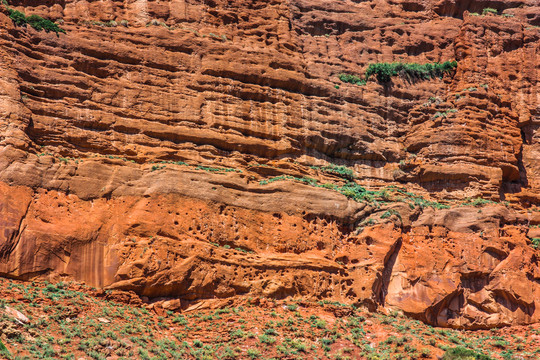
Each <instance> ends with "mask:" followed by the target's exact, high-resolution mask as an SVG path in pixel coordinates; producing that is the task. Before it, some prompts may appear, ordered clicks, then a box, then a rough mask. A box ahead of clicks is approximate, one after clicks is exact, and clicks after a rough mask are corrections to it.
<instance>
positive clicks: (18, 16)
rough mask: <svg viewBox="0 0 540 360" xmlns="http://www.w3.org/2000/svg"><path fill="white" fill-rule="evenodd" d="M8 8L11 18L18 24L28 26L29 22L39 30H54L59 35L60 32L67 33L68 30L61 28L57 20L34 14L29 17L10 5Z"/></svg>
mask: <svg viewBox="0 0 540 360" xmlns="http://www.w3.org/2000/svg"><path fill="white" fill-rule="evenodd" d="M7 10H8V13H9V18H10V19H11V20H12V21H13V23H14V24H15V25H17V26H26V24H28V25H30V26H31V27H33V28H34V29H36V30H37V31H41V30H45V32H50V31H52V32H55V33H56V35H58V33H64V34H65V33H66V31H65V30H64V29H61V28H60V27H59V26H58V24H56V23H55V22H53V21H51V20H48V19H44V18H42V17H41V16H39V15H35V14H34V15H30V16H28V17H27V16H26V15H25V14H23V13H22V12H20V11H17V10H14V9H11V8H9V7H8V8H7Z"/></svg>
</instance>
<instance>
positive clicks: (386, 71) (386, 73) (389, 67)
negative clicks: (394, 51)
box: [366, 63, 398, 83]
mask: <svg viewBox="0 0 540 360" xmlns="http://www.w3.org/2000/svg"><path fill="white" fill-rule="evenodd" d="M396 64H398V63H376V64H370V65H369V66H368V68H367V70H366V78H367V79H369V77H370V76H371V75H376V76H377V80H379V82H382V83H386V82H389V81H390V78H391V77H392V76H395V75H397V71H396Z"/></svg>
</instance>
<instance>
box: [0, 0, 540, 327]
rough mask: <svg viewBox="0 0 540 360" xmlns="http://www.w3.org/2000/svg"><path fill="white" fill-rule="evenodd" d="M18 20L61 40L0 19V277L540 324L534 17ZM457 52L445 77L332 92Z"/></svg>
mask: <svg viewBox="0 0 540 360" xmlns="http://www.w3.org/2000/svg"><path fill="white" fill-rule="evenodd" d="M10 5H11V6H12V7H14V8H16V9H19V10H23V11H24V12H26V13H27V14H31V13H35V14H39V15H42V16H44V17H48V18H51V19H53V20H57V21H58V20H60V19H61V20H62V24H61V26H62V28H64V29H65V30H66V31H67V34H60V35H59V36H56V35H55V34H53V33H45V32H38V31H36V30H34V29H32V28H30V27H28V28H24V27H17V26H15V25H14V24H13V22H12V21H11V20H10V19H9V17H8V16H7V12H6V11H5V10H3V11H2V12H0V274H1V275H3V276H9V277H17V278H21V279H31V278H35V277H44V278H49V279H51V280H59V279H77V280H80V281H85V282H86V283H88V284H90V285H92V286H97V287H103V288H107V289H117V290H131V291H134V292H135V293H137V294H139V295H140V296H145V297H149V298H172V299H180V300H181V301H180V302H178V301H177V300H171V301H172V302H171V304H173V303H174V304H176V305H175V306H176V307H179V306H180V305H178V304H182V306H184V304H188V303H189V302H190V301H194V300H200V299H212V298H229V297H234V296H238V295H245V294H249V295H250V296H251V295H254V296H267V297H275V298H284V297H288V296H293V297H305V298H318V299H332V300H336V301H343V302H348V303H358V304H363V305H366V306H368V307H369V308H372V309H374V308H376V307H379V306H385V307H391V308H399V309H401V310H403V311H404V312H406V313H408V314H410V315H412V316H415V317H417V318H419V319H421V320H423V321H426V322H428V323H431V324H435V325H441V326H452V327H462V328H489V327H494V326H503V325H511V324H527V323H532V322H538V321H539V320H540V310H539V309H540V300H539V299H540V268H539V264H538V262H539V259H540V252H539V250H538V249H535V248H534V247H533V246H532V245H533V244H532V243H531V239H534V238H537V237H540V231H539V230H538V229H537V226H538V225H540V212H538V211H537V209H538V208H537V207H536V205H537V204H538V202H539V201H540V195H539V194H540V161H539V160H538V159H539V157H538V153H539V152H540V141H539V138H540V135H539V134H540V133H539V132H538V128H539V126H540V116H539V103H538V94H539V93H540V92H539V88H538V87H539V85H538V77H539V74H540V72H539V70H540V63H539V62H538V59H539V51H540V45H539V44H540V41H539V40H540V29H539V28H538V26H539V25H540V16H539V15H538V14H540V5H539V4H538V2H537V1H534V0H529V1H526V0H522V1H517V0H516V1H489V2H488V1H480V0H478V1H450V0H444V1H443V0H440V1H435V0H434V1H420V0H406V1H400V0H387V1H375V0H373V1H362V2H355V1H332V2H327V1H314V0H293V1H281V0H274V1H243V0H238V1H221V0H214V1H199V0H192V1H183V0H171V1H161V2H157V1H137V2H131V3H126V2H119V1H99V2H97V1H68V2H65V3H62V4H54V5H53V6H50V4H48V3H45V2H39V1H38V2H36V1H32V2H30V1H11V2H10ZM487 6H490V7H494V8H496V9H497V10H498V12H499V15H494V14H488V15H485V16H482V15H481V14H482V10H483V9H484V8H485V7H487ZM474 13H479V14H480V15H475V14H474ZM505 14H506V15H505ZM453 59H455V60H457V61H458V67H457V70H456V71H455V72H453V73H451V74H446V75H445V76H444V78H442V79H431V80H423V81H420V80H410V79H405V78H402V77H393V78H392V81H391V82H390V83H389V84H379V83H378V82H376V81H369V82H368V83H367V84H366V85H365V86H357V85H353V84H347V83H342V82H341V81H340V80H339V79H338V77H337V75H338V74H340V73H348V74H363V73H364V71H365V69H366V67H367V65H368V64H370V63H374V62H385V61H386V62H392V61H402V62H417V63H426V62H435V61H439V62H442V61H446V60H453ZM448 110H452V111H448ZM441 114H443V115H441ZM330 163H333V164H339V165H345V166H348V167H350V168H353V169H354V171H355V173H356V175H357V178H356V180H355V182H356V183H357V184H359V185H362V186H364V187H366V188H368V189H371V190H380V189H382V188H383V187H388V186H399V187H400V188H404V189H406V190H407V191H408V192H409V193H412V194H413V195H410V194H409V195H403V194H402V193H392V194H391V195H390V196H388V195H386V194H383V193H379V195H376V196H375V200H373V201H368V200H369V199H368V200H366V201H360V202H357V201H354V200H353V199H350V198H347V197H346V196H344V195H343V194H342V193H340V192H339V191H336V190H335V187H333V186H326V187H322V186H320V185H321V184H324V183H332V184H334V185H335V186H341V185H343V184H345V182H346V180H344V179H343V178H342V177H340V176H336V175H332V174H328V173H325V172H324V171H320V170H316V169H314V168H313V166H321V165H327V164H330ZM277 176H282V177H283V178H281V179H282V180H281V181H274V180H276V178H275V177H277ZM306 176H308V177H310V178H313V179H315V180H316V181H318V185H319V186H314V182H313V181H303V182H302V181H298V180H294V179H293V177H294V178H296V179H300V178H302V179H303V180H306V178H305V177H306ZM269 179H271V181H268V180H269ZM315 180H314V181H315ZM261 181H262V182H261ZM387 189H388V191H390V192H392V191H393V190H392V189H395V188H387ZM400 194H401V195H400ZM407 196H408V198H407ZM379 197H380V198H379ZM413 198H414V199H416V200H418V199H424V200H422V201H423V202H422V203H419V202H418V201H419V200H418V201H416V202H413V203H411V201H412V200H411V199H413ZM469 198H483V199H484V201H480V202H476V203H474V202H473V203H471V202H470V201H469V200H467V199H469ZM407 199H408V200H407ZM503 201H506V202H504V203H503ZM439 203H440V204H446V205H448V206H450V208H449V209H445V208H441V206H439V205H440V204H439ZM430 204H431V205H432V206H429V205H430ZM128 300H129V299H128ZM126 301H127V300H126ZM129 301H132V300H129ZM133 301H134V300H133ZM177 302H178V304H177ZM167 304H169V303H167Z"/></svg>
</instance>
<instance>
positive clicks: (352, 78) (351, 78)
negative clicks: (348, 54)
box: [338, 74, 366, 85]
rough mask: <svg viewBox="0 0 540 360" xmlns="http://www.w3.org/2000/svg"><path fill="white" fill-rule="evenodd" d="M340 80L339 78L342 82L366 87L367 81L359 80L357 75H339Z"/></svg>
mask: <svg viewBox="0 0 540 360" xmlns="http://www.w3.org/2000/svg"><path fill="white" fill-rule="evenodd" d="M338 78H339V80H341V81H343V82H345V83H349V84H354V85H366V80H362V79H361V78H359V77H358V76H356V75H351V74H339V75H338Z"/></svg>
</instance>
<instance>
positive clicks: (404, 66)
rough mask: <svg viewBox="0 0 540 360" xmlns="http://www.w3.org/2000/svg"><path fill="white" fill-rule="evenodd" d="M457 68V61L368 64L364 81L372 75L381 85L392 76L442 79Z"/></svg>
mask: <svg viewBox="0 0 540 360" xmlns="http://www.w3.org/2000/svg"><path fill="white" fill-rule="evenodd" d="M456 67H457V61H445V62H443V63H427V64H417V63H400V62H394V63H376V64H370V65H369V66H368V68H367V70H366V79H369V78H370V77H371V76H372V75H375V76H376V77H377V80H378V81H379V82H381V83H387V82H389V81H390V79H391V78H392V76H397V75H400V76H403V77H407V78H409V79H420V80H429V79H432V78H435V77H442V76H443V75H444V74H445V73H447V72H450V71H452V70H453V69H455V68H456Z"/></svg>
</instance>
